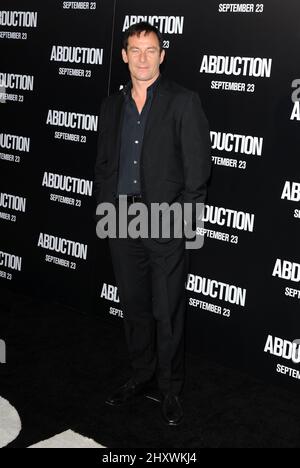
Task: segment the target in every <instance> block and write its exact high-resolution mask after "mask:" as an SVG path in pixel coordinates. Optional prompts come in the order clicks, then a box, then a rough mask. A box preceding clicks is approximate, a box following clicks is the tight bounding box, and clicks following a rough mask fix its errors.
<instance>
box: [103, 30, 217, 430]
mask: <svg viewBox="0 0 300 468" xmlns="http://www.w3.org/2000/svg"><path fill="white" fill-rule="evenodd" d="M162 44H163V41H162V36H161V34H160V32H159V31H158V29H157V28H155V27H153V26H152V25H150V24H149V23H146V22H142V23H138V24H135V25H133V26H131V27H130V28H129V29H128V30H127V31H126V32H125V34H124V40H123V49H122V57H123V61H124V62H125V63H126V64H128V67H129V72H130V77H131V80H130V81H129V83H128V84H127V85H126V86H125V88H124V89H123V90H122V92H118V93H115V94H113V95H111V96H109V97H108V98H106V99H105V100H104V101H103V103H102V106H101V112H100V134H99V140H98V154H97V161H96V166H95V197H96V199H97V203H98V207H99V204H101V203H103V202H110V203H112V204H113V205H114V206H115V207H116V209H117V210H118V209H119V207H120V206H121V204H120V198H122V197H121V195H127V203H128V204H131V203H135V202H141V203H144V204H145V205H146V206H147V207H148V208H150V207H151V206H152V205H153V204H154V203H163V202H167V203H168V204H170V205H171V204H172V203H174V202H179V203H181V204H183V203H188V202H189V203H191V204H192V208H193V209H194V208H195V206H196V204H197V203H203V202H204V200H205V196H206V187H207V181H208V178H209V175H210V170H211V157H210V137H209V127H208V122H207V119H206V117H205V114H204V112H203V110H202V106H201V102H200V99H199V96H198V94H197V93H195V92H193V91H189V90H187V89H185V88H183V87H181V86H179V85H178V84H176V83H174V82H173V81H170V80H168V79H166V78H165V77H164V76H162V75H161V73H160V64H161V63H162V62H163V60H164V57H165V51H164V50H163V46H162ZM98 212H99V211H98ZM193 212H194V211H193ZM129 219H130V217H129ZM109 246H110V251H111V257H112V262H113V267H114V272H115V277H116V281H117V286H118V291H119V295H120V300H121V304H122V306H123V311H124V327H125V335H126V340H127V345H128V350H129V356H130V361H131V366H132V376H131V378H130V379H129V381H128V382H126V383H125V384H124V385H122V386H121V387H119V388H118V389H116V390H115V391H114V392H112V394H111V395H110V396H109V397H108V398H107V400H106V402H107V403H108V404H111V405H118V404H121V403H124V402H126V401H127V400H129V399H131V398H133V397H134V396H136V395H137V394H140V393H142V392H143V391H144V390H145V386H146V385H147V383H148V382H149V381H150V380H151V379H152V378H153V376H154V375H155V373H156V377H157V381H158V386H159V389H160V391H161V394H162V405H161V409H162V416H163V419H164V420H165V422H167V424H169V425H177V424H179V423H180V422H181V420H182V417H183V408H182V405H181V393H182V388H183V384H184V319H185V309H186V294H185V280H186V275H187V273H188V256H187V254H188V252H187V250H185V238H184V236H182V237H172V236H170V238H168V239H165V238H164V239H162V238H151V237H148V238H141V237H139V238H131V237H126V238H118V237H116V238H113V237H110V238H109Z"/></svg>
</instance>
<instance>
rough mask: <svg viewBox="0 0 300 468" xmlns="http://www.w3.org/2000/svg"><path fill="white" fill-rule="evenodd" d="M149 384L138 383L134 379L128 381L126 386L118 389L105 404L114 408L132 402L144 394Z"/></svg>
mask: <svg viewBox="0 0 300 468" xmlns="http://www.w3.org/2000/svg"><path fill="white" fill-rule="evenodd" d="M146 384H147V382H142V383H136V382H135V381H134V380H133V379H130V380H128V382H126V383H125V384H124V385H122V386H121V387H119V388H117V389H116V390H115V391H114V392H113V393H112V394H111V395H109V396H108V397H107V398H106V400H105V403H107V404H108V405H112V406H117V405H122V404H123V403H126V402H127V401H128V400H131V399H132V398H134V397H135V396H136V395H139V394H141V393H142V392H143V390H144V389H145V387H146Z"/></svg>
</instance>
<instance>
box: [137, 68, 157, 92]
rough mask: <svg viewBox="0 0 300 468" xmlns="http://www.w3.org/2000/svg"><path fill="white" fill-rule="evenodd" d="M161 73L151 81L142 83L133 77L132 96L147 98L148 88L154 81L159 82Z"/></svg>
mask: <svg viewBox="0 0 300 468" xmlns="http://www.w3.org/2000/svg"><path fill="white" fill-rule="evenodd" d="M159 75H160V73H159V72H158V73H157V75H155V76H154V77H153V78H152V79H151V80H149V81H140V80H137V79H136V78H134V77H133V76H132V77H131V81H132V91H131V92H132V94H133V95H134V96H145V95H146V94H147V88H149V86H151V85H152V84H153V83H154V81H156V80H157V78H158V77H159Z"/></svg>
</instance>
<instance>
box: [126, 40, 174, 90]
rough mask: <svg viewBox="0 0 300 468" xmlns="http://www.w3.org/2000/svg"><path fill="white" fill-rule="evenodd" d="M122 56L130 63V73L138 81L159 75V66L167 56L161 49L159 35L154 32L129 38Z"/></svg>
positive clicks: (149, 79)
mask: <svg viewBox="0 0 300 468" xmlns="http://www.w3.org/2000/svg"><path fill="white" fill-rule="evenodd" d="M122 57H123V60H124V62H125V63H128V68H129V72H130V75H131V77H132V78H133V79H135V80H138V81H151V80H152V79H154V78H156V77H157V76H158V75H159V66H160V64H161V63H162V62H163V60H164V57H165V51H164V50H162V51H161V50H160V47H159V41H158V37H157V36H156V34H155V33H154V32H150V33H148V34H145V32H141V34H140V36H139V37H138V36H137V35H135V36H131V37H129V38H128V47H127V50H124V49H122Z"/></svg>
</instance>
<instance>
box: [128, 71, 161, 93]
mask: <svg viewBox="0 0 300 468" xmlns="http://www.w3.org/2000/svg"><path fill="white" fill-rule="evenodd" d="M160 79H161V73H160V74H159V75H158V77H157V78H156V80H155V81H154V83H152V85H150V86H148V88H147V96H151V97H152V96H153V94H154V91H155V89H156V88H157V86H158V84H159V82H160ZM131 89H132V81H131V80H129V81H128V83H126V85H125V86H124V88H123V94H124V96H126V97H127V98H128V97H130V96H131Z"/></svg>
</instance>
